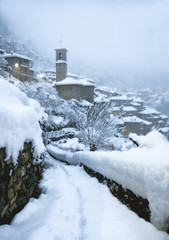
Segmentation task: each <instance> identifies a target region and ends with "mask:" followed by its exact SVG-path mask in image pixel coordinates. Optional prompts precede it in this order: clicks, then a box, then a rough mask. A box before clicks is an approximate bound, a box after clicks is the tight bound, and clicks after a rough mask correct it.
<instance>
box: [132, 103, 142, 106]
mask: <svg viewBox="0 0 169 240" xmlns="http://www.w3.org/2000/svg"><path fill="white" fill-rule="evenodd" d="M131 104H132V105H133V106H141V105H140V103H138V102H132V103H131Z"/></svg>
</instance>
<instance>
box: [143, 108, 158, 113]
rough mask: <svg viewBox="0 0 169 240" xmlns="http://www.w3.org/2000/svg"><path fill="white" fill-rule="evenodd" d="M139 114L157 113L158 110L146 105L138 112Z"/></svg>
mask: <svg viewBox="0 0 169 240" xmlns="http://www.w3.org/2000/svg"><path fill="white" fill-rule="evenodd" d="M140 113H141V114H159V112H158V111H157V110H156V109H155V108H151V107H146V109H145V110H143V111H141V112H140Z"/></svg>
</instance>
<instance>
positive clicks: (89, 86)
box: [56, 48, 95, 103]
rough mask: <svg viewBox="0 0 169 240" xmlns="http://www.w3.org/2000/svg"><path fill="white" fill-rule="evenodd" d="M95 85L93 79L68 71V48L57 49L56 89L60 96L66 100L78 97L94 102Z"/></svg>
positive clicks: (78, 98) (79, 99)
mask: <svg viewBox="0 0 169 240" xmlns="http://www.w3.org/2000/svg"><path fill="white" fill-rule="evenodd" d="M94 87H95V84H94V82H93V81H92V80H90V79H86V78H82V77H79V76H77V75H74V74H68V73H67V49H65V48H58V49H56V89H57V91H58V93H59V96H60V97H61V98H63V99H65V100H70V99H77V100H78V101H81V100H86V101H88V102H90V103H93V102H94Z"/></svg>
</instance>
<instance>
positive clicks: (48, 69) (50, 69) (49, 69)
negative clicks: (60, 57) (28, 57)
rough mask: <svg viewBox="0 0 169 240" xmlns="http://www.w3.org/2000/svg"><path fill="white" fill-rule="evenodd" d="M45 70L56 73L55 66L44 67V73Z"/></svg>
mask: <svg viewBox="0 0 169 240" xmlns="http://www.w3.org/2000/svg"><path fill="white" fill-rule="evenodd" d="M46 72H52V73H55V74H56V68H46V69H45V73H46Z"/></svg>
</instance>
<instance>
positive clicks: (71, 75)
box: [67, 72, 79, 78]
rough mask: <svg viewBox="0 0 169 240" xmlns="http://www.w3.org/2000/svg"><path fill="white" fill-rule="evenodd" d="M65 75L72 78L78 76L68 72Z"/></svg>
mask: <svg viewBox="0 0 169 240" xmlns="http://www.w3.org/2000/svg"><path fill="white" fill-rule="evenodd" d="M67 76H68V77H73V78H79V76H78V75H77V74H74V73H70V72H68V73H67Z"/></svg>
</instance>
